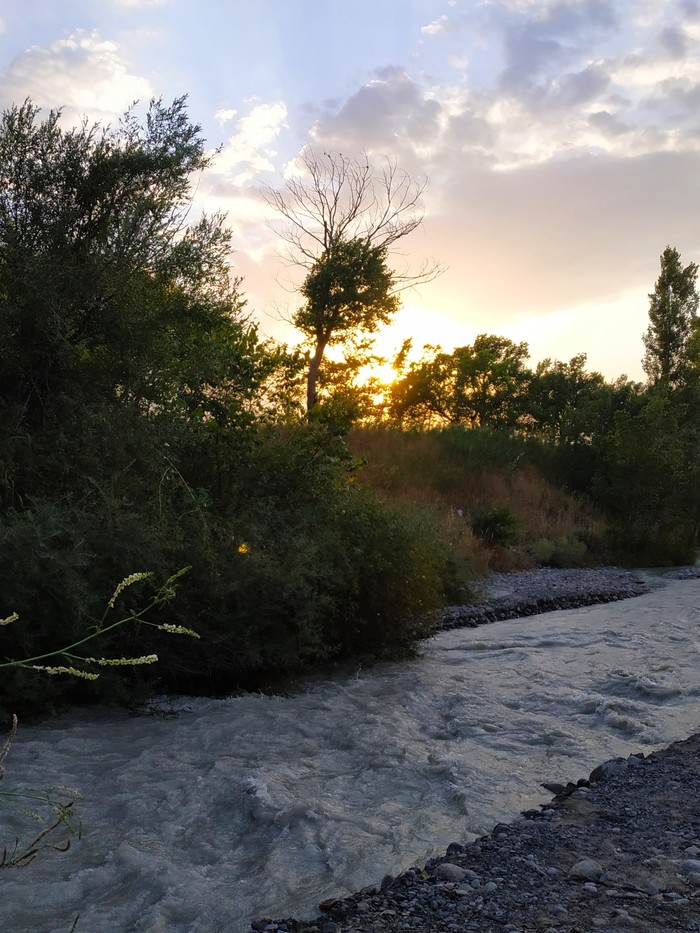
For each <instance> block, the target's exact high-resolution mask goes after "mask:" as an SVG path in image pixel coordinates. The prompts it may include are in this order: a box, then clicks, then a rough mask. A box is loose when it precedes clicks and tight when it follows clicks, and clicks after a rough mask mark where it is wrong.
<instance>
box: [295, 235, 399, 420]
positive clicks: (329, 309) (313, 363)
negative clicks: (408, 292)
mask: <svg viewBox="0 0 700 933" xmlns="http://www.w3.org/2000/svg"><path fill="white" fill-rule="evenodd" d="M393 287H394V278H393V275H392V273H391V271H390V270H389V268H388V267H387V250H386V247H385V246H373V245H372V243H371V242H370V241H368V240H366V239H354V240H342V239H341V240H338V241H337V242H335V243H333V245H332V246H331V247H329V248H328V249H326V250H325V251H324V252H323V253H322V254H321V256H319V258H318V259H317V260H316V261H315V262H314V264H313V266H312V267H311V270H310V271H309V273H308V275H307V276H306V279H305V280H304V284H303V285H302V288H301V293H302V295H303V296H304V298H305V299H306V303H305V304H304V306H303V307H302V308H300V309H299V310H298V311H297V312H296V314H295V315H294V317H293V321H294V324H295V325H296V327H298V328H299V330H300V331H301V332H302V333H303V334H304V335H305V336H306V337H307V339H308V340H309V342H310V345H311V346H312V348H313V350H312V354H311V358H310V360H309V369H308V381H307V408H308V410H309V411H311V410H312V409H313V407H314V405H316V403H317V401H318V396H317V392H316V383H317V381H318V375H319V370H320V367H321V362H322V359H323V355H324V353H325V350H326V348H327V347H328V346H332V345H333V344H338V343H344V344H348V345H349V346H352V345H353V344H354V343H355V342H356V341H357V340H358V338H361V337H362V336H363V335H365V334H371V333H374V332H375V331H376V330H377V328H378V327H379V325H380V324H386V323H388V322H389V320H390V319H391V316H392V315H393V314H394V313H395V312H396V310H397V309H398V306H399V300H398V298H397V296H396V295H395V294H392V289H393Z"/></svg>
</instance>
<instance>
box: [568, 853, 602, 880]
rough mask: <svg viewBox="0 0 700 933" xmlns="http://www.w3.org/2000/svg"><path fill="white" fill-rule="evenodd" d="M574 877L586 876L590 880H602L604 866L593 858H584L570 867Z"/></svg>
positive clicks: (570, 872)
mask: <svg viewBox="0 0 700 933" xmlns="http://www.w3.org/2000/svg"><path fill="white" fill-rule="evenodd" d="M569 874H570V875H571V877H572V878H585V879H587V880H588V881H600V879H601V878H602V877H603V868H602V866H601V864H600V863H599V862H596V861H595V859H592V858H583V859H581V860H580V861H579V862H576V864H575V865H573V866H572V867H571V868H570V869H569Z"/></svg>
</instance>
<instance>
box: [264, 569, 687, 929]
mask: <svg viewBox="0 0 700 933" xmlns="http://www.w3.org/2000/svg"><path fill="white" fill-rule="evenodd" d="M676 573H681V574H683V576H682V577H680V578H691V577H698V576H700V571H698V570H697V569H696V568H692V569H689V570H687V571H680V572H678V571H676V572H673V574H674V576H675V574H676ZM669 576H671V574H669ZM676 578H679V577H676ZM648 590H649V586H648V585H647V584H646V583H645V582H644V581H642V580H641V579H640V578H639V577H637V576H635V575H634V574H632V573H629V572H628V571H624V570H620V569H618V568H597V569H593V570H587V569H586V570H534V571H525V572H522V573H514V574H496V575H494V576H493V577H492V578H491V579H490V580H488V581H487V582H486V583H485V584H484V586H483V590H482V596H483V598H482V601H481V602H480V603H479V604H478V605H476V604H475V605H469V606H453V607H450V608H449V609H447V610H446V611H445V613H444V616H443V620H442V627H443V628H455V627H458V626H470V627H472V626H477V625H482V624H484V623H487V622H491V621H497V620H500V619H510V618H517V617H520V616H527V615H534V614H536V613H540V612H547V611H551V610H555V609H566V608H574V607H577V606H586V605H593V604H595V603H602V602H610V601H613V600H618V599H625V598H628V597H632V596H637V595H641V594H642V593H645V592H647V591H648ZM543 786H544V787H545V788H546V790H547V791H548V792H549V794H554V797H553V798H551V799H549V800H548V802H546V803H543V804H541V805H540V807H539V808H537V809H532V810H528V811H526V812H525V813H524V814H523V815H522V818H521V819H520V820H516V821H515V822H513V823H511V824H509V825H503V824H499V825H498V826H496V827H495V828H494V829H493V830H492V832H491V833H489V834H488V835H486V836H484V837H482V838H481V839H478V840H476V841H475V842H473V843H470V844H468V845H462V844H461V843H459V842H455V843H452V844H451V845H450V846H449V847H448V849H447V853H446V855H445V856H443V857H441V858H436V859H431V860H430V861H428V862H427V863H426V864H425V865H424V866H422V867H414V868H411V869H409V870H408V871H406V872H404V873H403V874H401V875H400V876H399V877H398V878H391V877H389V876H387V877H385V878H384V879H383V881H381V883H379V884H377V885H376V887H369V888H365V889H363V890H362V891H361V892H359V893H357V894H355V895H353V896H351V897H349V898H346V899H343V900H340V899H338V900H336V899H331V900H329V901H326V902H324V903H323V905H319V906H320V908H321V909H322V911H323V913H322V914H321V915H320V916H319V917H318V918H316V919H315V920H313V921H306V922H304V921H299V920H296V919H287V920H272V919H270V918H258V919H256V920H254V921H253V922H252V923H251V930H255V931H266V933H284V931H288V933H302V931H303V933H398V931H404V930H414V931H419V933H452V931H454V933H491V931H494V933H495V931H499V933H525V931H542V933H589V931H603V933H606V931H618V930H620V929H630V930H638V931H648V933H671V931H685V933H700V736H693V737H691V738H690V739H688V740H687V741H685V742H679V743H675V744H674V745H671V746H670V747H669V748H667V749H664V750H662V751H658V752H654V753H652V754H651V755H649V756H648V757H646V758H645V757H643V756H641V755H640V756H630V758H629V759H616V760H614V761H611V762H606V763H605V764H604V765H601V766H599V767H597V768H595V769H594V770H593V772H591V774H589V775H586V776H582V778H581V779H580V780H579V781H578V784H577V785H574V784H570V785H567V786H566V787H562V786H561V785H556V784H548V785H543ZM543 796H544V792H543ZM379 871H381V869H379Z"/></svg>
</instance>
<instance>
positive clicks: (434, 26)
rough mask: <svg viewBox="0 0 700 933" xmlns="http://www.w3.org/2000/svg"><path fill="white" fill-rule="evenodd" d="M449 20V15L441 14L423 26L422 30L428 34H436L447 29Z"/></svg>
mask: <svg viewBox="0 0 700 933" xmlns="http://www.w3.org/2000/svg"><path fill="white" fill-rule="evenodd" d="M448 22H449V20H448V18H447V16H440V17H438V19H436V20H434V21H433V22H432V23H428V25H427V26H421V28H420V31H421V32H422V33H425V35H426V36H436V35H439V33H441V32H444V31H445V29H446V28H447V24H448Z"/></svg>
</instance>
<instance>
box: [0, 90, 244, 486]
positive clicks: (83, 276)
mask: <svg viewBox="0 0 700 933" xmlns="http://www.w3.org/2000/svg"><path fill="white" fill-rule="evenodd" d="M208 162H209V158H208V156H206V154H205V150H204V140H203V139H202V138H201V133H200V128H199V126H197V125H194V124H192V123H191V122H190V120H189V119H188V116H187V110H186V101H185V99H184V98H180V99H178V100H176V101H174V102H173V103H172V104H171V105H170V106H165V105H163V104H162V103H161V102H160V101H152V102H151V104H150V107H149V108H148V110H147V113H146V116H145V121H144V122H143V125H142V124H141V122H140V121H139V120H138V118H137V116H136V112H135V110H134V109H131V110H130V111H128V112H127V113H126V114H125V115H124V117H123V118H122V120H121V122H120V123H119V125H118V126H117V127H116V128H114V129H110V128H101V127H99V126H98V125H95V126H89V125H88V124H87V123H85V124H83V125H82V126H81V127H78V128H69V129H64V128H62V126H61V122H60V111H58V110H52V111H50V112H49V114H48V115H47V116H46V117H45V118H44V119H40V117H39V110H38V108H36V107H35V106H33V105H32V103H31V102H30V101H25V103H24V104H22V105H21V106H13V107H12V108H10V109H9V110H7V111H6V112H5V113H4V114H3V115H2V118H1V119H0V439H2V442H3V451H4V454H5V458H4V466H5V475H4V476H3V477H0V479H3V480H4V483H3V488H2V489H0V494H2V493H3V492H5V494H6V495H9V499H10V501H13V498H14V501H18V500H17V499H16V497H17V496H19V497H20V498H22V497H23V496H24V494H25V493H28V494H29V495H40V494H42V495H45V494H47V492H48V488H47V485H46V484H48V483H50V482H52V481H53V482H55V483H56V485H57V486H58V487H59V488H65V487H66V484H67V483H69V482H73V481H75V482H76V483H77V482H79V481H80V482H82V481H84V480H85V477H86V476H87V475H88V474H89V475H90V476H91V482H92V483H93V484H94V483H96V482H98V477H100V476H101V477H103V478H105V481H107V482H111V481H112V480H111V479H108V478H110V477H114V476H116V475H118V472H119V470H120V467H121V466H124V467H126V465H127V464H130V463H132V462H134V461H135V462H137V463H139V465H140V466H139V468H140V469H141V470H143V469H145V468H144V462H147V461H148V460H149V456H148V455H147V454H146V452H145V451H146V448H150V447H151V446H155V447H157V448H159V449H160V450H162V442H163V440H164V435H169V438H168V444H169V445H170V448H171V454H170V456H171V459H172V457H173V456H174V455H175V447H176V444H175V434H176V432H177V430H178V428H177V427H176V425H177V424H179V425H183V424H184V423H185V422H186V421H187V420H188V419H190V420H193V421H194V422H201V420H202V419H203V418H209V419H212V418H213V419H214V420H221V419H223V418H226V417H230V416H231V414H232V411H233V408H234V407H235V406H239V407H240V406H241V405H243V404H245V399H253V398H254V397H255V394H256V387H255V381H256V377H255V376H254V370H255V366H256V361H257V359H258V357H259V352H258V349H257V341H256V337H255V333H254V331H253V330H252V329H251V328H250V327H248V326H247V325H246V319H245V314H244V311H243V302H242V300H241V298H240V296H239V293H238V285H239V281H238V280H236V279H232V278H231V276H230V270H229V253H230V233H229V231H228V230H227V229H226V228H225V227H224V225H223V218H222V217H221V216H218V215H215V216H213V217H204V218H202V219H201V220H200V221H198V222H197V223H194V224H192V225H190V226H187V225H186V223H185V220H186V216H187V210H188V208H189V192H190V185H191V176H192V173H193V172H197V171H201V170H202V169H204V168H205V167H206V166H207V164H208ZM166 422H167V426H166ZM159 425H162V428H161V429H159ZM152 465H153V467H154V468H157V469H159V470H161V471H162V468H163V460H162V454H159V455H158V458H157V460H156V461H153V462H152ZM32 477H36V481H34V480H33V479H32ZM69 477H72V479H69ZM79 477H82V479H80V480H79Z"/></svg>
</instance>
